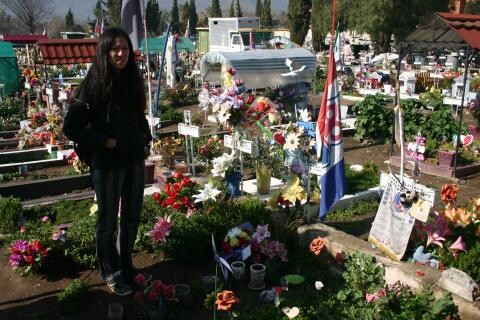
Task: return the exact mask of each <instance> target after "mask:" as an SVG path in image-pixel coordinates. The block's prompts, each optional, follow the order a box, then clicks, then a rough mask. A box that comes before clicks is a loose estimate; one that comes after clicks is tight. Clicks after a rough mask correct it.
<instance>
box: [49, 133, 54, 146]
mask: <svg viewBox="0 0 480 320" xmlns="http://www.w3.org/2000/svg"><path fill="white" fill-rule="evenodd" d="M50 144H52V145H53V144H55V135H54V134H53V133H50Z"/></svg>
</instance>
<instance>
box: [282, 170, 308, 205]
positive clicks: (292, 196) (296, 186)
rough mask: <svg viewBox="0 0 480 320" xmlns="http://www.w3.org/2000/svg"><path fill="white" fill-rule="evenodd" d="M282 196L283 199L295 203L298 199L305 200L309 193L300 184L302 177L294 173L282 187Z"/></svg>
mask: <svg viewBox="0 0 480 320" xmlns="http://www.w3.org/2000/svg"><path fill="white" fill-rule="evenodd" d="M281 197H282V198H283V200H286V201H289V202H291V203H295V202H296V201H297V200H300V201H301V200H305V199H306V198H307V193H306V192H305V189H304V188H303V187H302V186H301V185H300V178H299V177H298V176H297V175H292V176H291V178H290V180H289V181H288V182H287V183H286V185H285V187H284V188H283V189H282V193H281Z"/></svg>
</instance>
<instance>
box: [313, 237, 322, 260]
mask: <svg viewBox="0 0 480 320" xmlns="http://www.w3.org/2000/svg"><path fill="white" fill-rule="evenodd" d="M324 246H325V240H324V239H323V238H321V237H318V238H315V239H313V240H312V242H310V252H311V253H313V254H315V255H317V256H318V255H319V254H320V252H322V249H323V247H324Z"/></svg>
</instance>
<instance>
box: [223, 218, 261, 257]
mask: <svg viewBox="0 0 480 320" xmlns="http://www.w3.org/2000/svg"><path fill="white" fill-rule="evenodd" d="M252 232H253V227H252V225H251V224H250V222H245V223H242V224H241V225H238V226H236V227H233V228H232V229H230V230H229V231H228V233H227V235H226V236H225V238H224V239H223V243H222V257H223V258H224V259H225V260H228V259H234V260H246V259H247V258H248V257H250V255H251V253H252V251H251V247H250V241H251V239H252Z"/></svg>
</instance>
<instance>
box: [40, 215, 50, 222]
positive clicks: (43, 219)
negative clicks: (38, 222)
mask: <svg viewBox="0 0 480 320" xmlns="http://www.w3.org/2000/svg"><path fill="white" fill-rule="evenodd" d="M49 221H50V218H49V217H48V216H44V217H43V218H42V222H43V223H47V222H49Z"/></svg>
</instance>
